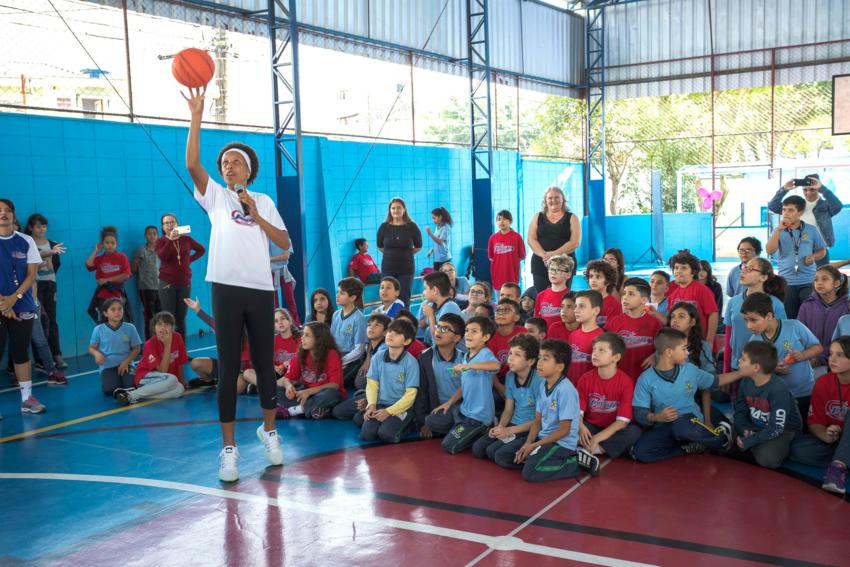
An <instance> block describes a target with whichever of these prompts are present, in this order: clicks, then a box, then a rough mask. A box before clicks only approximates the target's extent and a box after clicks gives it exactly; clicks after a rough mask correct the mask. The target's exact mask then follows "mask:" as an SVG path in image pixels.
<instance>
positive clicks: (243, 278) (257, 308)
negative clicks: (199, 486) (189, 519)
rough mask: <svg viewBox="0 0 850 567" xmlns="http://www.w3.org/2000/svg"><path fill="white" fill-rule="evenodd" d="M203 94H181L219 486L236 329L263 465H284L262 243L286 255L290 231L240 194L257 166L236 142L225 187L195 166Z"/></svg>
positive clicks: (230, 455) (228, 472) (235, 366)
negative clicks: (248, 366) (218, 442)
mask: <svg viewBox="0 0 850 567" xmlns="http://www.w3.org/2000/svg"><path fill="white" fill-rule="evenodd" d="M205 91H206V89H205V88H202V89H192V88H190V89H189V96H188V97H187V96H186V95H185V94H183V98H185V99H186V101H187V102H188V104H189V109H190V111H191V113H192V123H191V125H190V127H189V138H188V140H187V141H186V168H187V169H188V170H189V175H190V176H191V177H192V181H193V182H194V184H195V199H196V200H197V201H198V203H200V205H201V206H202V207H203V208H204V210H205V211H206V212H207V214H208V215H209V218H210V224H211V229H210V246H209V249H210V253H209V260H208V262H207V277H206V280H207V281H208V282H211V283H212V307H213V316H214V318H215V328H216V348H217V349H218V364H219V382H218V413H219V421H220V422H221V436H222V445H223V448H222V450H221V454H220V458H221V464H220V468H219V473H218V475H219V478H220V479H221V480H223V481H225V482H233V481H235V480H238V478H239V469H238V467H237V459H238V457H239V452H238V451H237V449H236V439H235V435H234V421H235V419H236V378H237V376H238V375H239V364H240V351H241V346H242V329H243V328H244V329H246V331H247V334H248V345H249V350H250V353H251V361H252V364H253V366H254V369H255V370H256V372H257V389H258V391H259V397H260V406H262V408H263V425H261V426H260V427H258V428H257V437H258V438H259V439H260V441H261V442H262V443H263V446H264V447H265V451H266V457H267V458H268V461H269V463H271V464H272V465H280V464H283V453H282V451H281V448H280V440H279V439H278V436H277V431H276V429H275V410H276V409H277V403H276V399H275V395H276V385H275V372H274V364H273V362H274V285H273V284H272V278H271V272H270V271H269V240H271V241H272V242H274V243H275V244H276V245H277V246H279V247H280V248H282V249H284V250H288V249H289V233H288V232H287V231H286V227H285V226H284V224H283V219H281V218H280V213H278V210H277V208H276V207H275V204H274V202H272V200H271V199H270V198H269V197H268V196H267V195H264V194H262V193H254V192H248V191H247V190H245V187H247V186H249V185H250V184H251V183H252V182H253V181H254V179H256V177H257V171H258V169H259V166H260V164H259V160H258V159H257V154H256V153H255V152H254V150H253V149H251V148H250V147H248V146H246V145H245V144H240V143H238V142H231V143H229V144H227V145H226V146H224V148H222V149H221V151H220V152H219V154H218V159H217V160H216V165H217V167H218V172H219V174H220V175H221V176H222V178H223V179H224V182H225V185H226V186H222V185H219V184H218V183H216V182H215V181H214V180H213V179H212V178H211V177H210V176H209V174H208V173H207V171H206V170H205V169H204V167H203V166H202V165H201V159H200V147H201V143H200V139H201V118H202V116H203V112H204V93H205ZM181 94H182V93H181ZM237 191H238V193H237Z"/></svg>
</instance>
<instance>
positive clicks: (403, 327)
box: [354, 319, 419, 443]
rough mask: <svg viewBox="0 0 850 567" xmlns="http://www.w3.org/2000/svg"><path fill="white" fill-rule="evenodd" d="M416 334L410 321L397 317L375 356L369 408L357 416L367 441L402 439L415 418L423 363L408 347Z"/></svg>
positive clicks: (368, 392)
mask: <svg viewBox="0 0 850 567" xmlns="http://www.w3.org/2000/svg"><path fill="white" fill-rule="evenodd" d="M415 336H416V329H414V328H413V325H412V324H411V323H410V321H408V320H406V319H395V320H394V321H393V322H392V323H390V325H389V327H387V335H386V338H385V339H384V342H385V345H386V346H385V347H384V348H381V349H379V350H378V352H377V353H376V354H375V356H374V357H372V361H371V363H370V364H369V373H368V374H367V376H366V409H365V410H363V411H361V412H358V413H357V415H355V416H354V423H355V424H357V426H358V427H360V438H361V439H363V440H364V441H375V440H377V439H380V440H381V441H384V442H385V443H398V442H399V441H401V438H402V436H403V435H404V433H405V431H406V430H407V428H408V426H409V425H410V424H411V423H412V422H413V403H414V402H415V401H416V393H417V390H418V388H419V364H418V363H417V362H416V359H415V358H413V355H411V354H410V353H409V352H407V347H408V346H410V343H412V342H413V339H414V337H415Z"/></svg>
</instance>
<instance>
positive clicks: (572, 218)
mask: <svg viewBox="0 0 850 567" xmlns="http://www.w3.org/2000/svg"><path fill="white" fill-rule="evenodd" d="M526 242H528V245H529V247H530V248H531V251H532V252H533V255H532V257H531V275H532V277H533V278H534V289H536V290H537V291H538V292H540V291H543V290H544V289H546V288H547V287H549V273H548V268H547V265H548V264H549V260H550V259H551V258H553V257H555V256H559V255H561V254H567V255H569V256H570V257H571V258H572V259H573V263H574V264H577V262H576V255H575V251H576V249H577V248H578V247H579V245H580V244H581V221H580V219H579V218H578V217H577V216H576V215H574V214H573V213H571V212H570V210H569V208H568V207H567V199H566V197H565V196H564V192H563V191H562V190H561V188H560V187H554V186H553V187H549V188H548V189H547V190H546V192H545V193H544V194H543V205H542V208H541V211H540V212H539V213H538V214H536V215H534V216H533V217H532V218H531V223H530V224H529V225H528V234H527V237H526ZM573 273H575V268H574V269H573Z"/></svg>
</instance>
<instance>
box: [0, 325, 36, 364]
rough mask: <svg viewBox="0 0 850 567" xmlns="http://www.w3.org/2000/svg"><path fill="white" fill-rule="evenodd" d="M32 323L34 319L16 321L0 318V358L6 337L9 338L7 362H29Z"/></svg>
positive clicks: (4, 348) (4, 347) (4, 349)
mask: <svg viewBox="0 0 850 567" xmlns="http://www.w3.org/2000/svg"><path fill="white" fill-rule="evenodd" d="M33 323H35V318H32V319H22V320H18V319H8V318H6V317H2V316H0V356H2V355H3V354H2V353H3V352H5V351H6V337H9V347H10V348H9V360H10V361H11V362H13V363H15V364H24V363H27V362H29V361H30V341H31V340H32V326H33ZM38 324H39V325H41V322H40V321H39V323H38Z"/></svg>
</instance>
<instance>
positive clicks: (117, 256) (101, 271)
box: [86, 226, 133, 322]
mask: <svg viewBox="0 0 850 567" xmlns="http://www.w3.org/2000/svg"><path fill="white" fill-rule="evenodd" d="M117 248H118V229H117V228H115V227H114V226H105V227H103V228H102V229H101V230H100V242H98V243H97V244H96V245H95V247H94V250H93V251H92V253H91V254H89V257H88V258H86V269H88V271H90V272H94V274H95V279H96V280H97V291H96V292H95V295H96V296H97V311H98V313H102V309H101V306H102V305H103V302H104V301H106V300H107V299H109V298H110V297H126V296H127V294H126V293H125V292H124V282H126V281H127V280H129V279H130V277H132V275H133V272H132V271H131V270H130V261H129V260H128V259H127V256H125V255H124V254H122V253H121V252H117V251H116V250H117ZM101 252H103V254H101ZM124 320H125V321H130V322H132V317H131V316H130V310H129V309H125V310H124Z"/></svg>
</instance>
